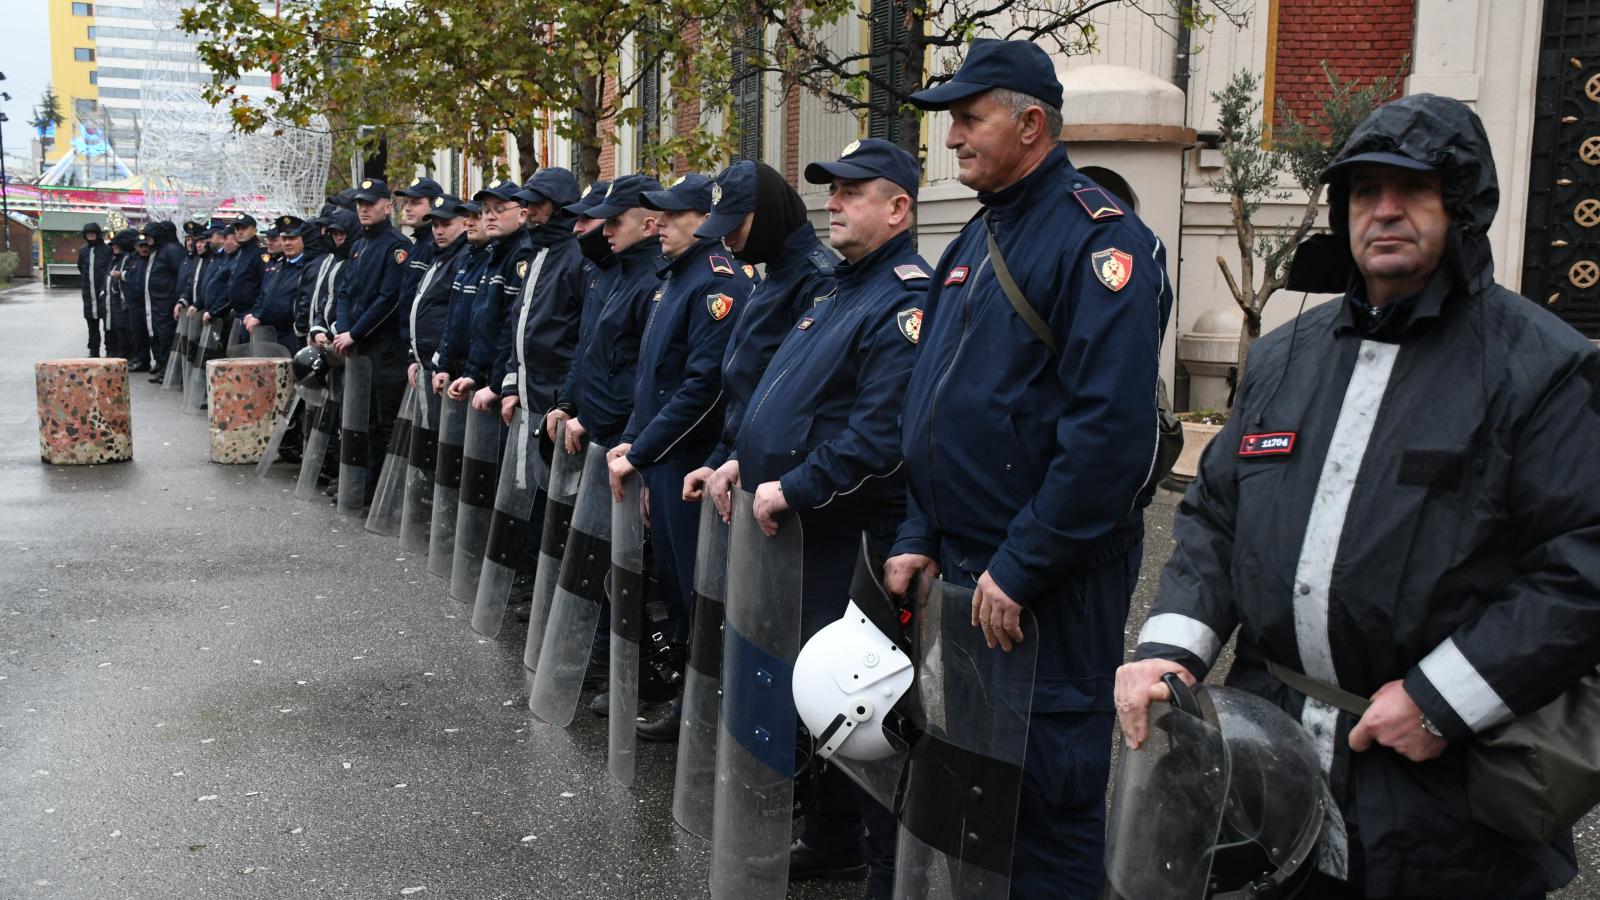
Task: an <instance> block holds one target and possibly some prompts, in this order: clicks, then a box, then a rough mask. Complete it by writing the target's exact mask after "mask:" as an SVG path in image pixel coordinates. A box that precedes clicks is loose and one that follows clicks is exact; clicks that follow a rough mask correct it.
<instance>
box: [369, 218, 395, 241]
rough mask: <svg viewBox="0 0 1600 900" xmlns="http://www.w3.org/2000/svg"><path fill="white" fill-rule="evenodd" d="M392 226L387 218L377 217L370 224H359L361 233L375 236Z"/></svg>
mask: <svg viewBox="0 0 1600 900" xmlns="http://www.w3.org/2000/svg"><path fill="white" fill-rule="evenodd" d="M393 227H394V226H393V225H391V224H389V220H388V219H379V220H378V221H376V222H373V223H372V224H371V225H363V226H361V234H362V235H363V236H365V237H377V236H378V235H380V234H383V233H384V232H385V231H388V230H389V229H390V228H393Z"/></svg>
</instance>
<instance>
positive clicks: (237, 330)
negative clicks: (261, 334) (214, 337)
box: [218, 314, 250, 356]
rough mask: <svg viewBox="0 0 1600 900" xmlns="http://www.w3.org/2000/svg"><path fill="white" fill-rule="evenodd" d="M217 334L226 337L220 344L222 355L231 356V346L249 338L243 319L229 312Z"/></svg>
mask: <svg viewBox="0 0 1600 900" xmlns="http://www.w3.org/2000/svg"><path fill="white" fill-rule="evenodd" d="M218 334H220V335H222V336H223V337H225V338H226V340H225V341H223V344H222V354H223V355H224V356H232V355H233V348H235V347H237V346H239V345H240V344H243V343H245V342H247V341H249V340H250V335H249V334H248V333H246V332H245V330H244V319H243V318H235V317H234V316H233V315H231V314H230V315H228V316H227V317H226V318H225V319H224V320H223V326H222V330H221V331H220V332H218Z"/></svg>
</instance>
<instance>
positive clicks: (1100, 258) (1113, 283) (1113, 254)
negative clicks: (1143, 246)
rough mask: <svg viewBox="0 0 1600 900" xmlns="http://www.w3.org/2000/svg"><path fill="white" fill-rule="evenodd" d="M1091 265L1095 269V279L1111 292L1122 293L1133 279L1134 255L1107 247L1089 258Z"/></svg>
mask: <svg viewBox="0 0 1600 900" xmlns="http://www.w3.org/2000/svg"><path fill="white" fill-rule="evenodd" d="M1089 265H1090V267H1091V268H1093V269H1094V277H1096V278H1098V279H1100V283H1101V284H1103V285H1105V286H1106V288H1107V289H1109V290H1111V291H1120V290H1122V288H1123V286H1125V285H1126V284H1127V283H1128V279H1130V278H1132V277H1133V254H1131V253H1126V252H1124V251H1122V250H1118V249H1117V248H1115V247H1107V248H1106V249H1104V250H1096V251H1095V252H1094V254H1093V255H1092V256H1090V257H1089Z"/></svg>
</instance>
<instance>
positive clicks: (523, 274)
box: [517, 260, 528, 278]
mask: <svg viewBox="0 0 1600 900" xmlns="http://www.w3.org/2000/svg"><path fill="white" fill-rule="evenodd" d="M517 277H518V278H527V277H528V261H527V260H522V261H521V262H519V263H517Z"/></svg>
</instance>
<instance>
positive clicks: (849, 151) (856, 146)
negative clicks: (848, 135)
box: [839, 141, 861, 159]
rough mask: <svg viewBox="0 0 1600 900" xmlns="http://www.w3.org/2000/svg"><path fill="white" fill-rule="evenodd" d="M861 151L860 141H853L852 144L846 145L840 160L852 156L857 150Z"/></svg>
mask: <svg viewBox="0 0 1600 900" xmlns="http://www.w3.org/2000/svg"><path fill="white" fill-rule="evenodd" d="M860 149H861V142H860V141H851V142H850V143H848V144H845V145H844V150H843V151H841V152H840V153H839V158H840V159H843V158H844V157H846V156H849V155H850V154H852V153H854V152H856V151H857V150H860Z"/></svg>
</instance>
